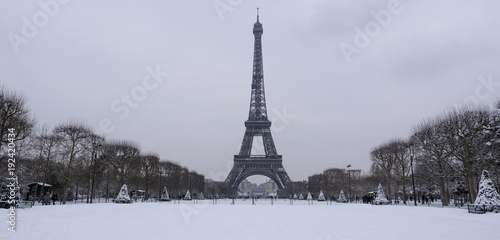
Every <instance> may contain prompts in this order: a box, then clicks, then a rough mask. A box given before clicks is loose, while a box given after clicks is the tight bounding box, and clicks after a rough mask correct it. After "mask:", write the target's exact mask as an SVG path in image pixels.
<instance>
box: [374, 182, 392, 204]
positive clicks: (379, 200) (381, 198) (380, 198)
mask: <svg viewBox="0 0 500 240" xmlns="http://www.w3.org/2000/svg"><path fill="white" fill-rule="evenodd" d="M384 204H389V200H387V198H386V197H385V192H384V189H382V184H381V183H379V184H378V189H377V197H376V198H375V205H384Z"/></svg>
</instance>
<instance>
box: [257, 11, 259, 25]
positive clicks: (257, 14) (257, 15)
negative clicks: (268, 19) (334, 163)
mask: <svg viewBox="0 0 500 240" xmlns="http://www.w3.org/2000/svg"><path fill="white" fill-rule="evenodd" d="M257 22H259V8H257Z"/></svg>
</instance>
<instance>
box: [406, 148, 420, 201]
mask: <svg viewBox="0 0 500 240" xmlns="http://www.w3.org/2000/svg"><path fill="white" fill-rule="evenodd" d="M412 146H413V143H410V144H408V146H406V148H408V149H409V150H410V168H411V180H412V183H413V201H414V202H415V206H417V192H415V176H414V175H413V153H414V152H413V149H412Z"/></svg>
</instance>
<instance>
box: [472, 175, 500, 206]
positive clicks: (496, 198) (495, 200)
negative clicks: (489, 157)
mask: <svg viewBox="0 0 500 240" xmlns="http://www.w3.org/2000/svg"><path fill="white" fill-rule="evenodd" d="M474 205H476V206H474V207H475V208H482V210H483V211H489V212H497V213H498V212H500V195H499V194H498V192H497V189H496V188H495V185H494V184H493V181H491V179H490V177H489V172H488V171H486V170H483V174H482V175H481V181H480V182H479V191H478V193H477V198H476V201H475V202H474ZM478 210H479V209H478Z"/></svg>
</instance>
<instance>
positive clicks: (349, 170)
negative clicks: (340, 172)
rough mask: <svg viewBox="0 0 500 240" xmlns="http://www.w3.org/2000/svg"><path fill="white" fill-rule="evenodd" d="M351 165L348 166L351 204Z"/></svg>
mask: <svg viewBox="0 0 500 240" xmlns="http://www.w3.org/2000/svg"><path fill="white" fill-rule="evenodd" d="M350 168H351V164H348V165H347V173H349V203H350V202H351V169H350Z"/></svg>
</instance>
